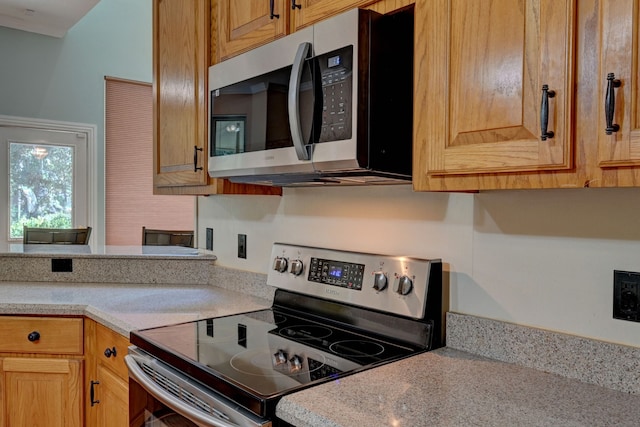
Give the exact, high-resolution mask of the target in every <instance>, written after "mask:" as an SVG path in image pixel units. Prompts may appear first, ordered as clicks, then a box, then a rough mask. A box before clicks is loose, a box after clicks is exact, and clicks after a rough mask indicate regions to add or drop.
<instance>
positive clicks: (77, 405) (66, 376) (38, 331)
mask: <svg viewBox="0 0 640 427" xmlns="http://www.w3.org/2000/svg"><path fill="white" fill-rule="evenodd" d="M82 330H83V322H82V319H81V318H60V317H29V316H0V337H2V339H1V341H2V343H1V344H0V427H23V426H25V427H26V426H28V427H40V426H41V427H58V426H60V427H76V426H77V427H80V426H82V425H84V423H83V408H82V396H83V393H82V378H83V367H84V362H83V345H82V343H83V340H82V339H83V336H82Z"/></svg>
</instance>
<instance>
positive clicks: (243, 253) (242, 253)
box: [238, 234, 247, 259]
mask: <svg viewBox="0 0 640 427" xmlns="http://www.w3.org/2000/svg"><path fill="white" fill-rule="evenodd" d="M238 258H245V259H246V258H247V235H246V234H238Z"/></svg>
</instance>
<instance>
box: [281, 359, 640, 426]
mask: <svg viewBox="0 0 640 427" xmlns="http://www.w3.org/2000/svg"><path fill="white" fill-rule="evenodd" d="M276 414H277V415H278V416H279V417H280V418H282V419H283V420H285V421H287V422H289V423H291V424H293V425H295V426H298V427H362V426H376V427H383V426H389V427H422V426H425V427H426V426H549V427H552V426H553V427H556V426H562V427H571V426H585V427H586V426H590V427H591V426H637V425H638V423H639V421H638V420H640V395H637V394H628V393H624V392H621V391H616V390H612V389H609V388H605V387H601V386H597V385H593V384H587V383H584V382H581V381H578V380H575V379H570V378H565V377H562V376H560V375H556V374H550V373H545V372H542V371H539V370H536V369H532V368H527V367H523V366H519V365H516V364H512V363H505V362H501V361H497V360H494V359H489V358H485V357H483V356H479V355H474V354H471V353H467V352H463V351H460V350H455V349H450V348H442V349H438V350H435V351H432V352H429V353H423V354H420V355H417V356H413V357H410V358H407V359H404V360H402V361H399V362H395V363H390V364H387V365H384V366H381V367H378V368H375V369H372V370H369V371H365V372H361V373H358V374H355V375H351V376H348V377H346V378H342V379H339V380H335V381H332V382H328V383H325V384H322V385H319V386H316V387H311V388H308V389H306V390H304V391H301V392H298V393H294V394H291V395H287V396H285V397H284V398H283V399H282V400H281V401H280V402H279V404H278V407H277V412H276Z"/></svg>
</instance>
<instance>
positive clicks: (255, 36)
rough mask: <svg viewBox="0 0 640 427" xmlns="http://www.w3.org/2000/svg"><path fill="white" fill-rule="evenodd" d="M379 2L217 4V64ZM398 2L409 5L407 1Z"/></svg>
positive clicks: (237, 0) (222, 0) (228, 0)
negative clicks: (345, 12)
mask: <svg viewBox="0 0 640 427" xmlns="http://www.w3.org/2000/svg"><path fill="white" fill-rule="evenodd" d="M379 1H380V0H295V1H293V0H218V9H217V14H218V16H217V18H216V25H217V27H218V34H217V39H218V40H217V44H218V51H217V54H216V62H218V61H222V60H224V59H227V58H230V57H232V56H235V55H237V54H239V53H242V52H246V51H247V50H250V49H253V48H256V47H258V46H261V45H263V44H265V43H268V42H270V41H272V40H275V39H276V38H278V37H282V36H284V35H286V34H290V33H291V32H294V31H296V30H298V29H300V28H302V27H306V26H308V25H311V24H313V23H314V22H317V21H320V20H322V19H326V18H328V17H330V16H333V15H336V14H338V13H340V12H344V11H346V10H349V9H352V8H354V7H365V6H369V5H371V4H374V3H376V2H379ZM396 1H397V2H398V3H406V2H405V1H404V0H396ZM387 3H388V2H387ZM272 4H273V10H272V8H271V5H272Z"/></svg>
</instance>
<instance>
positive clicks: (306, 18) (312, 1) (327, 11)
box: [287, 0, 388, 31]
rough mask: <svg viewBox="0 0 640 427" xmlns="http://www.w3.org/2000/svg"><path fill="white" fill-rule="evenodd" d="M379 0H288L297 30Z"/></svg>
mask: <svg viewBox="0 0 640 427" xmlns="http://www.w3.org/2000/svg"><path fill="white" fill-rule="evenodd" d="M377 1H379V0H295V1H292V0H288V1H287V3H288V6H289V8H290V9H292V13H291V28H292V31H295V30H298V29H299V28H302V27H306V26H307V25H311V24H313V23H314V22H317V21H320V20H322V19H325V18H327V17H329V16H332V15H337V14H338V13H340V12H344V11H347V10H349V9H353V8H354V7H365V6H368V5H370V4H373V3H376V2H377ZM387 3H388V2H387ZM294 5H295V6H294Z"/></svg>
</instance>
